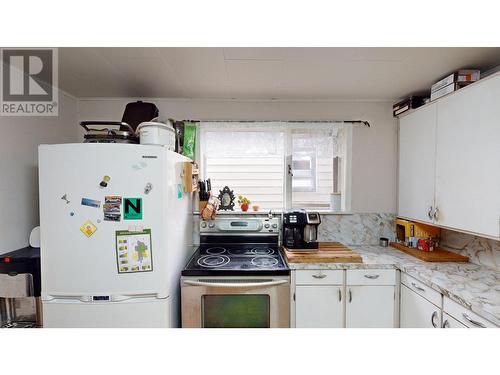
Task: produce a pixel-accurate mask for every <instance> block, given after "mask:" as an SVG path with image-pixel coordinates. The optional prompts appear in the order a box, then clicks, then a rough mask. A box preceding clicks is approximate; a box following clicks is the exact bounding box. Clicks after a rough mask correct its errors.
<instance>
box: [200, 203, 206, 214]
mask: <svg viewBox="0 0 500 375" xmlns="http://www.w3.org/2000/svg"><path fill="white" fill-rule="evenodd" d="M207 203H208V201H200V203H199V209H200V215H201V212H202V211H203V210H204V209H205V207H206V206H207Z"/></svg>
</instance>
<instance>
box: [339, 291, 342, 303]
mask: <svg viewBox="0 0 500 375" xmlns="http://www.w3.org/2000/svg"><path fill="white" fill-rule="evenodd" d="M341 301H342V291H341V290H340V289H339V302H341Z"/></svg>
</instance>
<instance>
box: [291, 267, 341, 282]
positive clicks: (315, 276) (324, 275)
mask: <svg viewBox="0 0 500 375" xmlns="http://www.w3.org/2000/svg"><path fill="white" fill-rule="evenodd" d="M343 283H344V271H343V270H298V271H295V284H297V285H342V284H343Z"/></svg>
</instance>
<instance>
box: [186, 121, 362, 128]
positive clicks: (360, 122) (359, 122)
mask: <svg viewBox="0 0 500 375" xmlns="http://www.w3.org/2000/svg"><path fill="white" fill-rule="evenodd" d="M182 121H185V122H244V123H262V122H295V123H303V124H306V123H313V124H314V123H317V124H320V123H321V124H324V123H327V124H328V123H332V124H333V123H338V122H342V123H348V124H362V125H364V126H366V127H369V128H370V127H371V126H370V123H369V122H368V121H366V120H339V121H333V120H326V121H320V120H313V121H305V120H298V121H283V120H262V121H257V120H241V121H235V120H182Z"/></svg>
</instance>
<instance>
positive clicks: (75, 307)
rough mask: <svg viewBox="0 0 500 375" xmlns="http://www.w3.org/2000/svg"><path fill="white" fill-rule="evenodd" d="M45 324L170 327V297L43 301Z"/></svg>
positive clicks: (95, 326)
mask: <svg viewBox="0 0 500 375" xmlns="http://www.w3.org/2000/svg"><path fill="white" fill-rule="evenodd" d="M43 327H44V328H170V299H169V298H165V299H157V298H135V299H129V300H124V301H120V302H81V301H79V300H77V299H73V300H72V299H67V300H57V299H55V300H52V301H44V302H43Z"/></svg>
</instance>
